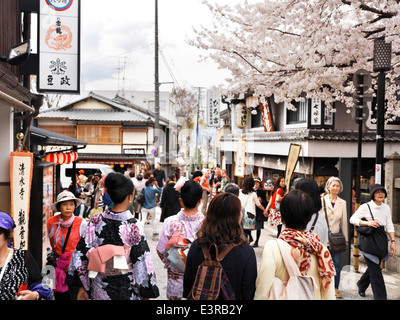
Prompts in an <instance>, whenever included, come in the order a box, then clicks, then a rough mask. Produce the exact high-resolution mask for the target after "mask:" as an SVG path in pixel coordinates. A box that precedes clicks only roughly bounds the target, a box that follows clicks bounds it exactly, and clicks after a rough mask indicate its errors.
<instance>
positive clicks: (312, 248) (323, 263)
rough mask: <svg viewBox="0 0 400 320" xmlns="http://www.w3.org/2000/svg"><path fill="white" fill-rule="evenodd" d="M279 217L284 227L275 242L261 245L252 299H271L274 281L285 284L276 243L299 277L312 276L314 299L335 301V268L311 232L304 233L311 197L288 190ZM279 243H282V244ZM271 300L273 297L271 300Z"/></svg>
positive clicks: (322, 246)
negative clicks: (296, 268) (285, 253)
mask: <svg viewBox="0 0 400 320" xmlns="http://www.w3.org/2000/svg"><path fill="white" fill-rule="evenodd" d="M280 210H281V217H282V221H283V223H284V224H285V227H286V228H285V229H284V230H282V232H281V234H280V236H279V238H278V239H273V240H270V241H268V242H267V243H266V244H265V247H264V251H263V254H262V258H261V266H260V269H259V272H258V277H257V285H256V293H255V297H254V299H255V300H268V299H270V298H273V296H274V295H273V294H272V292H271V290H272V288H273V284H274V282H275V281H276V280H275V278H278V279H280V281H282V282H283V283H285V282H286V281H287V280H288V279H289V274H288V271H287V268H286V266H285V263H284V261H283V257H282V253H281V250H280V248H279V244H278V242H277V241H281V243H282V244H281V245H282V246H284V248H286V249H287V251H288V252H289V255H290V258H292V259H294V261H295V263H296V265H297V266H298V267H299V271H300V273H301V275H303V276H312V277H313V278H314V281H315V282H316V286H314V296H315V299H316V300H335V291H334V285H333V281H334V280H333V277H334V275H335V268H334V266H333V262H332V258H331V255H330V253H329V251H328V249H327V248H326V247H325V246H324V245H323V244H322V243H321V242H320V241H319V240H318V237H316V236H315V234H314V233H312V232H309V231H307V229H306V228H307V224H308V222H309V221H310V219H311V216H312V215H313V214H314V205H313V200H312V199H311V197H310V196H309V195H308V194H307V193H306V192H303V191H301V190H296V189H295V190H292V191H291V192H289V193H288V194H287V195H286V196H285V197H284V198H283V199H282V201H281V206H280ZM282 240H283V241H282ZM274 298H275V297H274Z"/></svg>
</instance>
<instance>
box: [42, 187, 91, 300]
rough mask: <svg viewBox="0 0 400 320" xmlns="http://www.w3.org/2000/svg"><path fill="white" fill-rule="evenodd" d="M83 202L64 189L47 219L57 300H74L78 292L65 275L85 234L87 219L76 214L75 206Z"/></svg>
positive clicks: (52, 206) (54, 289)
mask: <svg viewBox="0 0 400 320" xmlns="http://www.w3.org/2000/svg"><path fill="white" fill-rule="evenodd" d="M80 204H81V200H80V199H78V198H76V197H75V195H74V194H73V193H72V192H69V191H63V192H61V193H60V194H59V195H58V196H57V201H56V202H55V203H53V204H52V205H51V209H52V210H53V211H54V212H55V214H54V216H53V217H51V218H49V219H48V220H47V228H48V234H49V239H50V245H51V249H52V254H53V255H54V254H55V255H56V257H57V261H56V264H55V265H53V266H54V267H55V273H54V274H55V286H54V288H53V291H54V298H55V300H72V299H73V298H74V296H75V294H76V292H73V291H70V290H69V288H68V286H67V285H66V284H65V276H66V272H67V271H68V267H69V264H70V262H71V257H72V254H73V252H74V250H75V248H76V246H77V244H78V242H79V240H80V239H81V237H82V235H83V234H84V232H85V230H86V226H87V222H86V220H85V219H83V218H81V217H77V216H75V215H74V211H75V208H76V207H77V206H78V205H80Z"/></svg>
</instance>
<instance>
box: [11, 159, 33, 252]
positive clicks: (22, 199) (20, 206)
mask: <svg viewBox="0 0 400 320" xmlns="http://www.w3.org/2000/svg"><path fill="white" fill-rule="evenodd" d="M32 173H33V153H30V152H11V156H10V187H11V217H12V218H13V219H14V223H15V225H16V227H15V229H14V247H15V248H18V249H24V250H26V249H28V230H29V208H30V197H31V183H32Z"/></svg>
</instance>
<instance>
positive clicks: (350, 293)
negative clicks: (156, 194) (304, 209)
mask: <svg viewBox="0 0 400 320" xmlns="http://www.w3.org/2000/svg"><path fill="white" fill-rule="evenodd" d="M156 212H157V217H159V215H160V213H161V212H160V208H157V211H156ZM161 229H162V223H158V225H157V230H158V231H159V232H160V231H161ZM145 232H146V237H147V241H148V244H149V247H150V252H151V253H152V257H153V262H154V268H155V270H156V275H157V282H158V285H159V289H160V296H159V297H158V298H157V300H165V297H166V287H167V278H166V273H167V271H166V269H165V268H164V264H163V263H162V261H161V260H160V259H159V257H158V256H157V253H156V250H155V248H156V245H157V242H158V241H157V240H153V239H152V234H153V229H152V228H151V227H150V226H148V225H146V226H145ZM275 237H276V228H273V227H268V226H265V229H264V230H263V231H262V232H261V240H260V245H259V247H258V248H254V251H255V253H256V257H257V264H258V265H259V263H260V261H261V256H262V253H263V249H264V244H265V243H266V242H267V241H270V240H272V239H274V238H275ZM365 268H366V265H365V263H364V262H362V261H361V263H360V269H359V272H358V273H356V272H354V267H353V266H352V265H351V266H345V267H344V268H343V270H342V275H341V277H342V280H341V285H340V291H341V293H342V296H343V300H359V301H363V300H364V301H365V300H373V295H372V292H371V289H369V290H367V292H366V296H365V297H364V298H363V297H360V295H359V294H358V289H357V285H356V283H357V281H358V280H359V278H360V277H361V275H362V274H363V272H364V271H365ZM383 275H384V278H385V284H386V289H387V292H388V300H400V290H399V288H400V274H398V273H394V272H390V271H389V272H388V271H384V272H383Z"/></svg>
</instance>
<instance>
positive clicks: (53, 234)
mask: <svg viewBox="0 0 400 320" xmlns="http://www.w3.org/2000/svg"><path fill="white" fill-rule="evenodd" d="M59 217H60V218H59V219H58V221H57V222H55V223H54V224H53V227H52V228H51V230H50V233H49V238H50V241H51V244H52V247H53V248H55V247H56V246H57V243H58V242H59V241H60V236H61V235H60V232H61V227H62V228H69V227H70V226H72V224H73V223H74V220H75V215H74V214H73V215H72V216H71V218H69V219H68V220H65V221H64V220H63V219H62V218H61V214H60V216H59Z"/></svg>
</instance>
